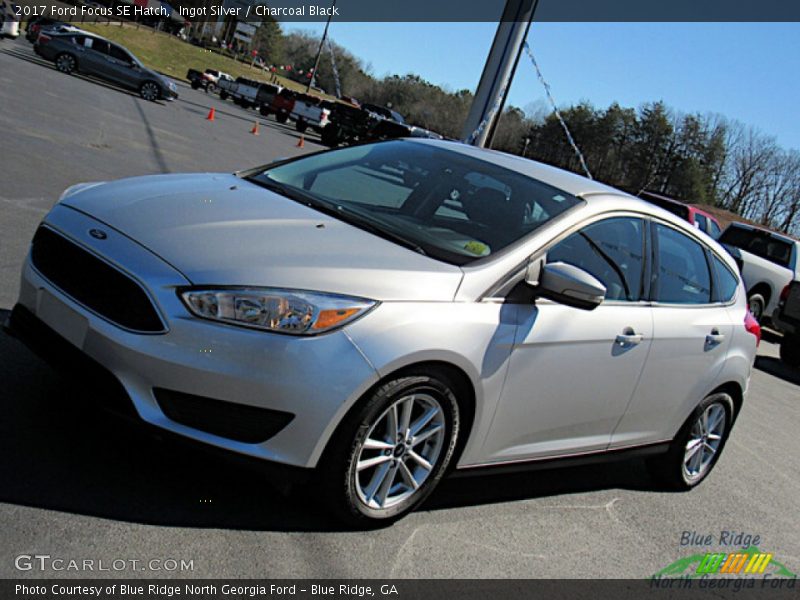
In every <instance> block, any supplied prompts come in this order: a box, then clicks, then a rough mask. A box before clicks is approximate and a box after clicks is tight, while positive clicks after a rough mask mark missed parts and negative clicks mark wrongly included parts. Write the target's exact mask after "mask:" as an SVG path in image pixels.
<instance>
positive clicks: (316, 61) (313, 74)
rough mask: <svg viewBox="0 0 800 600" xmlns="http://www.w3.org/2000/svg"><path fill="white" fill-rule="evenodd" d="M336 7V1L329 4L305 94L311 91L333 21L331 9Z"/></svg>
mask: <svg viewBox="0 0 800 600" xmlns="http://www.w3.org/2000/svg"><path fill="white" fill-rule="evenodd" d="M335 7H336V0H333V2H332V3H331V10H330V12H329V13H328V20H327V21H326V22H325V31H323V32H322V39H321V40H320V41H319V48H318V49H317V58H315V59H314V69H313V70H312V71H311V77H309V78H308V87H306V94H307V93H309V92H310V91H311V86H312V85H313V83H314V79H315V78H316V76H317V67H319V57H320V56H321V55H322V47H323V46H324V45H325V40H326V39H327V38H328V27H330V26H331V19H333V9H334V8H335Z"/></svg>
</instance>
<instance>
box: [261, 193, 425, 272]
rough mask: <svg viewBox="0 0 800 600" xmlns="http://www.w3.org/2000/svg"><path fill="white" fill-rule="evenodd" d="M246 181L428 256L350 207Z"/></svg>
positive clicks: (406, 239)
mask: <svg viewBox="0 0 800 600" xmlns="http://www.w3.org/2000/svg"><path fill="white" fill-rule="evenodd" d="M245 180H247V181H249V182H250V183H255V184H256V185H258V186H261V187H263V188H266V189H268V190H270V191H271V192H275V193H276V194H280V195H281V196H284V197H285V198H289V199H290V200H294V201H295V202H300V203H301V204H305V205H306V206H308V207H309V208H313V209H315V210H318V211H320V212H322V213H325V214H327V215H330V216H332V217H335V218H337V219H340V220H342V221H345V222H347V223H350V224H351V225H355V226H356V227H358V228H360V229H364V230H366V231H369V232H370V233H374V234H375V235H377V236H379V237H382V238H384V239H388V240H390V241H392V242H395V243H396V244H399V245H401V246H403V247H405V248H409V249H410V250H413V251H414V252H416V253H418V254H422V255H423V256H427V255H428V253H427V252H425V249H424V248H423V247H422V246H420V245H419V244H417V243H416V242H414V241H412V240H409V239H408V238H406V237H405V236H403V235H400V234H399V233H395V232H394V231H392V230H391V229H387V228H385V227H382V226H381V225H380V224H378V223H376V222H375V220H373V219H370V218H369V217H366V216H365V215H363V214H361V213H360V212H358V211H355V210H353V209H351V208H349V207H346V206H343V205H341V204H336V203H334V202H330V201H328V200H322V199H321V198H317V197H316V196H313V195H311V194H307V193H304V192H302V191H301V190H298V189H297V188H295V187H291V186H287V185H284V184H282V183H279V182H277V181H274V180H272V179H261V178H257V177H245Z"/></svg>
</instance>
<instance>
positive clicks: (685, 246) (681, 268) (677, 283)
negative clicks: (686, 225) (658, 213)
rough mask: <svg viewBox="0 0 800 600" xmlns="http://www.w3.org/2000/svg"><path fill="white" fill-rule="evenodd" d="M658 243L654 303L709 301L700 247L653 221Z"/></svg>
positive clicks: (708, 290)
mask: <svg viewBox="0 0 800 600" xmlns="http://www.w3.org/2000/svg"><path fill="white" fill-rule="evenodd" d="M655 235H656V242H657V244H658V271H657V273H658V275H657V278H656V282H657V283H656V295H655V299H656V301H657V302H663V303H665V304H709V303H710V302H711V274H710V272H709V270H708V262H707V260H706V253H705V250H703V247H702V246H701V245H700V244H699V243H698V242H696V241H694V240H693V239H691V238H690V237H689V236H687V235H684V234H682V233H680V232H679V231H677V230H675V229H672V228H671V227H667V226H666V225H661V224H660V223H656V224H655Z"/></svg>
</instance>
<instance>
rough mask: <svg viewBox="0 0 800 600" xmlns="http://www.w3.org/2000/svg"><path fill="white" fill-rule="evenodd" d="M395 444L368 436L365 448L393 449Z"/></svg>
mask: <svg viewBox="0 0 800 600" xmlns="http://www.w3.org/2000/svg"><path fill="white" fill-rule="evenodd" d="M393 448H394V446H393V445H392V444H389V443H388V442H384V441H382V440H375V439H372V438H367V439H366V440H365V441H364V450H392V449H393Z"/></svg>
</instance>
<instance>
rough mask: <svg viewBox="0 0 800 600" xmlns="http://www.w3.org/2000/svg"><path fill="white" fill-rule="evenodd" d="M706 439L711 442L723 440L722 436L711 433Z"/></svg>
mask: <svg viewBox="0 0 800 600" xmlns="http://www.w3.org/2000/svg"><path fill="white" fill-rule="evenodd" d="M706 438H707V439H709V440H721V439H722V436H721V435H717V434H716V433H709V434H708V436H706Z"/></svg>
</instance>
